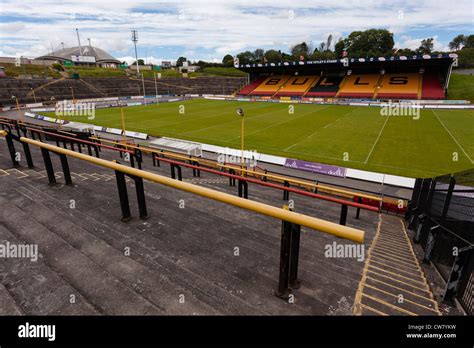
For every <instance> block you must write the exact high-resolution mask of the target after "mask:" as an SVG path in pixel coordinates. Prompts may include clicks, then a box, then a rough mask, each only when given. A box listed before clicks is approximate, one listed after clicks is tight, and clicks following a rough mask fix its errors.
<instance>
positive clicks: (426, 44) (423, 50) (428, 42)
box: [418, 37, 434, 54]
mask: <svg viewBox="0 0 474 348" xmlns="http://www.w3.org/2000/svg"><path fill="white" fill-rule="evenodd" d="M433 40H434V39H433V38H432V37H429V38H426V39H423V40H421V45H420V47H419V48H418V53H419V54H431V52H432V51H433V46H434V44H433Z"/></svg>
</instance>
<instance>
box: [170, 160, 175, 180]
mask: <svg viewBox="0 0 474 348" xmlns="http://www.w3.org/2000/svg"><path fill="white" fill-rule="evenodd" d="M170 169H171V179H176V174H175V173H174V164H173V163H170Z"/></svg>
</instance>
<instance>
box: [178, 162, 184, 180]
mask: <svg viewBox="0 0 474 348" xmlns="http://www.w3.org/2000/svg"><path fill="white" fill-rule="evenodd" d="M176 168H177V169H178V180H179V181H183V176H182V174H181V166H178V165H177V166H176Z"/></svg>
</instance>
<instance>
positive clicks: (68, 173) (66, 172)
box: [59, 154, 72, 185]
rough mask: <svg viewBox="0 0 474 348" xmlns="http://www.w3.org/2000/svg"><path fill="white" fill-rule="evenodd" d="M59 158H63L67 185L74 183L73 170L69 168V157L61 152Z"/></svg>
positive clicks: (62, 162) (62, 164)
mask: <svg viewBox="0 0 474 348" xmlns="http://www.w3.org/2000/svg"><path fill="white" fill-rule="evenodd" d="M59 158H60V159H61V166H62V167H63V173H64V180H65V181H66V185H72V179H71V172H70V170H69V164H68V162H67V157H66V155H63V154H60V155H59Z"/></svg>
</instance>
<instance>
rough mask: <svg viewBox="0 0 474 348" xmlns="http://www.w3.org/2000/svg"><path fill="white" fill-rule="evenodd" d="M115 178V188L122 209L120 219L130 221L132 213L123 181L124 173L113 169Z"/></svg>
mask: <svg viewBox="0 0 474 348" xmlns="http://www.w3.org/2000/svg"><path fill="white" fill-rule="evenodd" d="M115 179H116V180H117V188H118V192H119V199H120V208H121V209H122V221H124V222H126V221H130V220H131V219H132V214H130V205H129V203H128V194H127V185H126V181H125V174H123V173H122V172H119V171H117V170H116V171H115Z"/></svg>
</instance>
